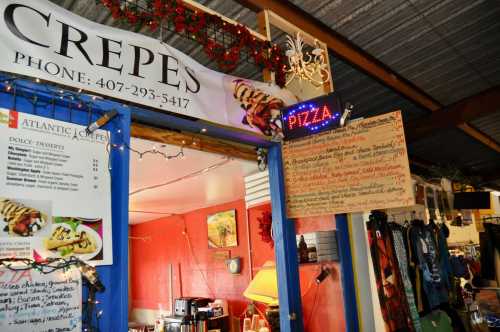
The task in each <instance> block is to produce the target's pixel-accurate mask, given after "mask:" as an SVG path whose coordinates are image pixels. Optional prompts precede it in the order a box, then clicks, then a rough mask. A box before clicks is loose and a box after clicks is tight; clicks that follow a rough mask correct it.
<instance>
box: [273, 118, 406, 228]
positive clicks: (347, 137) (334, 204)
mask: <svg viewBox="0 0 500 332" xmlns="http://www.w3.org/2000/svg"><path fill="white" fill-rule="evenodd" d="M283 164H284V173H285V189H286V205H287V215H288V218H299V217H311V216H320V215H327V214H335V213H349V212H363V211H370V210H374V209H387V208H395V207H403V206H410V205H414V204H415V198H414V193H413V187H412V180H411V175H410V167H409V163H408V154H407V151H406V143H405V136H404V130H403V121H402V119H401V112H400V111H397V112H392V113H388V114H384V115H380V116H375V117H372V118H367V119H363V120H359V121H353V122H351V123H350V124H348V125H347V126H345V127H342V128H339V129H335V130H331V131H326V132H322V133H319V134H316V135H313V136H309V137H305V138H302V139H296V140H290V141H285V142H283Z"/></svg>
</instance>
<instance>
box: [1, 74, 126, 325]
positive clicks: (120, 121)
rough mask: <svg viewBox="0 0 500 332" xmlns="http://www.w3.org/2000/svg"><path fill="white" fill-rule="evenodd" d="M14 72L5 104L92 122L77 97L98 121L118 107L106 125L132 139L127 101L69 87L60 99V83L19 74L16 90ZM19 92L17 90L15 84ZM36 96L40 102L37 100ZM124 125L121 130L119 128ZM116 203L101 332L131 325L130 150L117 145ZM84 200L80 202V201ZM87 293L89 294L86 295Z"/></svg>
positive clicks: (103, 269) (102, 270) (103, 273)
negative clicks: (97, 97)
mask: <svg viewBox="0 0 500 332" xmlns="http://www.w3.org/2000/svg"><path fill="white" fill-rule="evenodd" d="M9 78H10V76H7V75H0V107H2V108H8V109H16V110H17V111H19V112H23V113H30V114H35V115H38V116H43V117H47V118H52V119H56V120H60V121H66V122H71V123H76V124H80V125H84V126H86V125H87V124H88V122H89V113H88V111H87V109H88V108H87V107H83V108H81V109H79V108H77V103H80V102H81V103H83V104H85V105H90V106H91V109H92V116H91V117H90V119H92V121H95V120H96V119H97V118H98V117H99V116H100V114H101V113H103V112H105V111H107V110H110V109H115V110H117V111H118V114H119V115H118V116H117V117H116V118H115V119H114V120H113V121H111V122H110V123H109V124H108V125H107V126H106V127H105V128H104V129H107V130H110V132H111V141H112V142H114V143H120V142H122V141H125V142H127V143H128V142H129V141H130V110H129V109H127V108H125V107H122V105H121V104H118V103H115V102H111V101H102V100H96V101H94V100H92V99H91V98H90V97H88V96H86V95H82V96H79V97H78V99H76V98H75V99H74V100H71V99H70V97H69V94H71V92H70V91H68V95H67V98H65V99H63V100H56V102H55V103H54V104H53V105H52V101H53V100H54V98H53V96H56V97H58V96H59V95H60V94H59V89H55V88H54V87H50V86H48V85H42V84H35V83H32V82H30V81H25V80H20V79H18V80H16V82H15V85H14V84H12V82H10V83H9V84H12V85H13V86H15V89H16V96H15V97H14V95H13V94H12V93H7V92H6V89H5V86H6V84H5V80H6V79H9ZM11 92H13V90H11ZM35 97H36V100H37V103H36V107H35V106H34V105H33V101H34V98H35ZM118 129H121V133H120V134H118V132H117V131H118ZM110 164H111V167H112V171H111V196H112V197H111V205H112V219H113V221H112V230H113V265H108V266H100V267H98V268H97V270H98V273H99V278H100V279H101V281H102V282H103V284H104V286H105V287H106V291H105V292H104V293H102V294H98V295H97V299H98V300H99V301H100V304H98V305H97V310H103V315H102V317H101V319H100V321H99V327H100V331H101V332H108V331H113V332H114V331H116V332H119V331H127V329H128V327H127V325H128V191H129V190H128V184H129V151H128V150H126V149H125V150H124V151H120V150H118V149H113V150H112V152H111V159H110ZM74 204H78V202H74ZM85 296H86V294H84V298H85Z"/></svg>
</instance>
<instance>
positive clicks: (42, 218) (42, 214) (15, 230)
mask: <svg viewBox="0 0 500 332" xmlns="http://www.w3.org/2000/svg"><path fill="white" fill-rule="evenodd" d="M51 219H52V202H50V201H43V200H31V199H22V198H7V197H0V229H1V232H0V237H33V236H44V235H48V234H49V233H50V224H51Z"/></svg>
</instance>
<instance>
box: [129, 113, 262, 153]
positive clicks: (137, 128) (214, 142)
mask: <svg viewBox="0 0 500 332" xmlns="http://www.w3.org/2000/svg"><path fill="white" fill-rule="evenodd" d="M130 135H131V136H132V137H136V138H142V139H146V140H150V141H154V142H158V143H163V144H170V145H176V146H183V147H186V148H189V149H193V150H198V151H205V152H210V153H217V154H222V155H226V156H230V157H233V158H237V159H243V160H249V161H255V162H256V161H257V154H256V151H255V149H254V148H253V147H250V146H248V145H244V144H238V143H233V142H228V141H224V140H220V139H216V138H212V137H209V136H204V135H197V134H191V133H189V134H186V133H182V132H176V131H171V130H166V129H159V128H154V127H150V126H146V125H142V124H139V123H132V125H131V129H130Z"/></svg>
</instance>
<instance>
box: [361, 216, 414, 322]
mask: <svg viewBox="0 0 500 332" xmlns="http://www.w3.org/2000/svg"><path fill="white" fill-rule="evenodd" d="M368 234H369V241H370V251H371V254H372V260H373V268H374V271H375V279H376V282H377V293H378V297H379V301H380V307H381V310H382V316H383V318H384V321H385V323H386V327H387V331H388V332H406V331H415V329H414V327H413V323H412V319H411V315H410V310H409V308H408V302H407V299H406V294H405V287H404V284H403V282H402V279H401V273H400V271H399V265H398V261H397V258H396V254H395V250H394V246H393V239H392V232H391V230H390V227H389V224H388V223H387V215H386V214H385V213H382V212H377V211H374V212H372V214H371V215H370V222H369V223H368Z"/></svg>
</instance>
